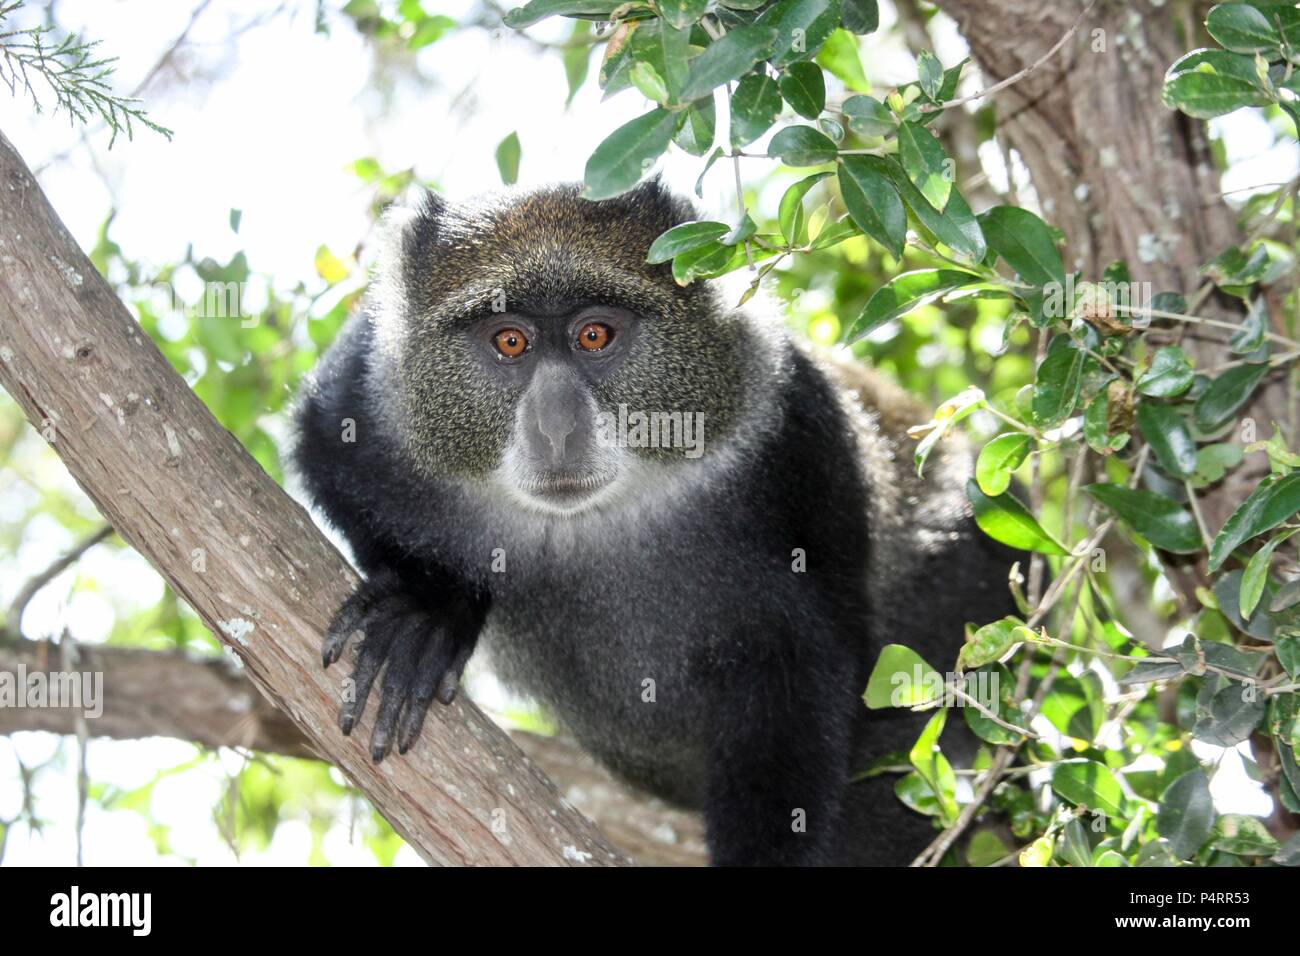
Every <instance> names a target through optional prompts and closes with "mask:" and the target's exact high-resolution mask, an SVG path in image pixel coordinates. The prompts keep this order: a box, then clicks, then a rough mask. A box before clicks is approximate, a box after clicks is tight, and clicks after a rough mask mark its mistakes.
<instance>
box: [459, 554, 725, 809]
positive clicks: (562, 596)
mask: <svg viewBox="0 0 1300 956" xmlns="http://www.w3.org/2000/svg"><path fill="white" fill-rule="evenodd" d="M604 564H605V566H604V567H603V568H602V569H600V571H597V570H596V569H591V570H590V572H589V573H579V574H574V575H566V577H565V578H564V579H563V580H560V579H557V578H554V577H551V576H546V577H544V578H543V577H538V578H535V579H529V578H527V577H526V576H523V575H517V576H515V577H514V578H512V579H511V580H510V581H509V582H502V583H501V586H500V587H495V588H494V589H493V604H492V610H491V612H490V613H489V617H488V620H487V622H486V625H485V628H484V631H483V634H482V636H481V642H482V644H483V646H484V649H485V651H486V652H487V655H488V660H489V663H490V666H491V668H492V669H493V671H494V672H495V673H496V674H497V676H498V677H500V678H501V680H502V681H503V682H504V683H505V684H507V686H509V687H511V688H512V689H515V690H517V691H519V692H521V693H523V694H524V695H526V696H528V697H531V698H533V699H535V700H536V701H537V702H538V703H539V704H540V705H541V706H542V707H543V708H544V709H545V711H546V712H547V713H548V715H550V716H551V717H553V718H554V719H555V720H556V721H557V722H558V723H559V724H560V725H561V726H562V727H564V729H565V730H567V731H568V732H569V733H571V734H572V735H573V736H574V737H575V738H576V739H577V740H578V742H579V743H580V744H581V745H582V746H583V747H584V748H586V749H587V750H588V751H590V752H591V753H593V754H594V755H595V756H596V757H597V758H598V759H600V760H601V761H602V762H603V763H605V764H606V765H607V766H609V767H610V768H611V769H612V770H614V771H615V772H617V773H619V774H620V775H622V776H624V777H625V778H627V779H630V780H632V781H633V782H634V783H637V784H639V785H641V786H643V787H645V788H647V789H650V790H652V791H654V792H656V793H658V794H660V795H662V796H665V797H668V798H669V799H673V800H676V801H677V802H681V803H687V804H694V803H697V802H698V799H699V795H700V791H701V789H702V786H703V779H702V776H703V767H704V753H705V748H706V744H707V741H706V738H705V733H706V730H707V727H708V726H709V721H708V719H707V718H708V712H707V707H708V703H709V697H710V695H709V693H708V690H707V688H706V687H704V686H702V685H701V683H700V682H699V678H698V669H697V667H696V666H695V663H694V662H695V661H696V660H697V656H698V653H699V651H700V649H701V647H702V645H703V644H704V643H705V642H706V641H707V640H708V636H709V633H710V632H711V630H712V629H713V626H714V625H715V624H716V622H710V621H707V620H705V619H704V618H703V617H702V616H701V615H700V613H699V612H698V610H694V609H697V608H698V607H699V606H701V605H702V604H707V603H708V602H703V601H700V600H698V599H697V597H696V595H693V594H692V593H691V585H690V584H689V583H688V582H686V581H684V580H680V579H678V578H677V577H676V576H674V575H672V574H665V573H657V574H656V573H653V572H652V571H650V569H648V568H646V567H644V566H643V567H642V572H643V573H642V576H641V577H639V578H638V577H637V575H636V573H635V571H634V569H633V568H631V567H628V568H618V567H610V566H609V562H608V561H606V562H605V563H604ZM601 571H603V572H604V573H601ZM605 581H617V582H618V585H617V588H616V589H613V588H612V587H609V588H607V587H606V586H604V584H603V582H605Z"/></svg>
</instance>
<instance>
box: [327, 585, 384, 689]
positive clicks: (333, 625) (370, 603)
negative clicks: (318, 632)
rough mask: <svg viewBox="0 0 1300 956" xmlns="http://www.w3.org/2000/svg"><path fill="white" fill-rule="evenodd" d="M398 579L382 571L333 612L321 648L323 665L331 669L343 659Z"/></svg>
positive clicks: (359, 587)
mask: <svg viewBox="0 0 1300 956" xmlns="http://www.w3.org/2000/svg"><path fill="white" fill-rule="evenodd" d="M397 583H398V582H397V579H396V576H395V575H393V574H391V573H388V572H380V573H378V574H376V575H374V576H373V577H371V578H369V579H368V580H365V581H362V582H361V583H360V584H359V585H357V589H356V590H355V591H353V592H352V594H351V595H350V596H349V597H348V599H347V600H346V601H344V602H343V604H342V605H341V606H340V607H339V609H338V610H337V611H336V612H335V613H334V619H333V620H332V621H331V622H330V627H329V631H328V632H327V633H326V635H325V640H324V642H323V643H322V645H321V655H320V656H321V663H322V664H323V665H324V666H326V667H329V666H330V665H331V664H333V663H334V662H335V661H337V660H338V659H339V658H340V657H342V656H343V651H344V649H345V648H346V647H347V645H348V641H350V640H351V639H352V638H353V637H354V636H355V635H357V634H362V635H363V636H364V631H363V630H362V629H361V624H362V621H363V620H364V619H365V616H366V615H367V614H369V613H370V611H371V610H373V609H374V607H375V606H376V605H377V604H378V603H379V600H380V599H381V598H383V597H385V596H387V595H389V594H391V593H392V591H393V589H394V588H395V587H397Z"/></svg>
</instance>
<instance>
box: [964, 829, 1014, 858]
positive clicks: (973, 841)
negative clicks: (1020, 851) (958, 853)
mask: <svg viewBox="0 0 1300 956" xmlns="http://www.w3.org/2000/svg"><path fill="white" fill-rule="evenodd" d="M1010 852H1011V847H1009V846H1007V845H1006V844H1005V843H1003V842H1002V838H1001V837H1000V836H998V835H997V834H996V833H994V832H993V831H992V830H977V831H976V832H975V833H974V834H973V835H972V836H971V838H970V843H969V844H967V846H966V865H967V866H992V865H993V864H994V863H996V862H998V861H999V860H1001V859H1002V858H1003V857H1004V856H1006V855H1007V854H1008V853H1010Z"/></svg>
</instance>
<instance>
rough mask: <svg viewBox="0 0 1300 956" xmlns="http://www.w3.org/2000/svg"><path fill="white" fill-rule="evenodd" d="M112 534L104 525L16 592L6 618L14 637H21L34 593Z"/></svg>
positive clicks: (110, 528) (111, 530)
mask: <svg viewBox="0 0 1300 956" xmlns="http://www.w3.org/2000/svg"><path fill="white" fill-rule="evenodd" d="M112 533H113V526H112V525H107V524H106V525H104V526H103V527H102V528H100V529H99V530H97V531H94V532H92V533H91V534H88V535H86V536H85V537H84V538H82V539H81V540H80V541H78V542H77V543H76V544H74V545H73V546H72V549H71V550H69V551H68V553H67V554H65V555H63V556H62V557H60V558H59V559H58V560H56V561H55V562H54V563H53V564H51V565H50V566H49V567H47V568H46V569H45V570H44V571H41V572H40V573H39V574H37V575H35V576H34V577H33V578H31V579H30V580H29V581H28V582H27V583H26V584H24V585H23V586H22V588H21V589H20V590H19V591H18V596H17V597H15V598H14V600H13V603H12V604H10V605H9V615H8V617H7V618H6V621H7V622H8V626H9V628H10V629H11V630H12V631H13V633H14V636H15V637H19V636H21V635H20V627H21V625H22V620H23V611H24V610H25V609H26V608H27V604H28V602H29V601H31V599H32V598H33V597H35V596H36V592H38V591H39V590H40V589H41V588H43V587H45V585H47V584H49V583H50V582H51V581H53V580H54V579H55V578H57V577H58V576H59V575H60V574H62V573H63V572H64V571H66V570H67V569H68V568H69V567H70V566H71V565H73V564H74V563H76V562H77V561H78V560H80V558H81V556H82V555H83V554H85V553H86V552H87V551H89V550H90V549H91V548H92V547H94V546H95V545H97V544H99V542H101V541H103V540H104V539H105V538H107V537H108V536H109V535H110V534H112Z"/></svg>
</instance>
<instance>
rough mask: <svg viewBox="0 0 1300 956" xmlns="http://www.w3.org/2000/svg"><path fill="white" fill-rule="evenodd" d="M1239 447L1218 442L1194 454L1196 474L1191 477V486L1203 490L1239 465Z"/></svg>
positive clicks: (1240, 454) (1240, 455)
mask: <svg viewBox="0 0 1300 956" xmlns="http://www.w3.org/2000/svg"><path fill="white" fill-rule="evenodd" d="M1241 458H1242V452H1241V446H1240V445H1233V444H1230V443H1227V442H1220V443H1218V444H1214V445H1206V446H1204V447H1203V448H1201V449H1199V450H1198V451H1197V452H1196V474H1195V475H1193V476H1192V485H1193V486H1195V487H1197V488H1204V487H1205V486H1206V485H1212V484H1214V483H1215V482H1216V481H1219V480H1221V479H1222V478H1223V476H1224V475H1226V474H1227V473H1228V469H1230V468H1236V467H1237V466H1238V465H1240V464H1241Z"/></svg>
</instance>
